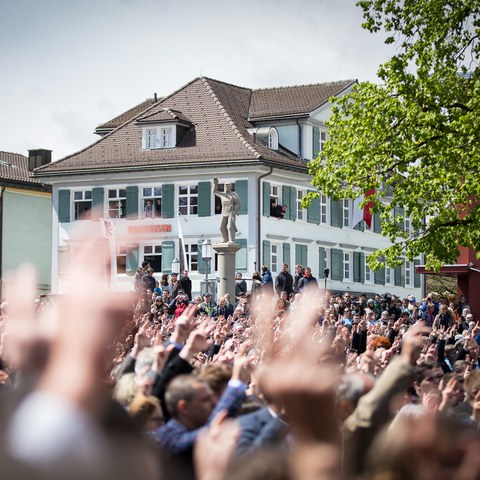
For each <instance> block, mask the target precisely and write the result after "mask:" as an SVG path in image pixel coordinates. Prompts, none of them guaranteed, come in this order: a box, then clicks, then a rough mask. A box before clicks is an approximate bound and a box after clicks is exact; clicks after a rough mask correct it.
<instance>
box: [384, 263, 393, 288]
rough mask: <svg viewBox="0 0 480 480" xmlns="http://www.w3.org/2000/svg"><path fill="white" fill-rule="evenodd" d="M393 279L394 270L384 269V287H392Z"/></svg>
mask: <svg viewBox="0 0 480 480" xmlns="http://www.w3.org/2000/svg"><path fill="white" fill-rule="evenodd" d="M394 278H395V270H394V269H393V268H390V267H385V285H393V282H394Z"/></svg>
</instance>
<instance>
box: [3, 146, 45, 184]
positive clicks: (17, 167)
mask: <svg viewBox="0 0 480 480" xmlns="http://www.w3.org/2000/svg"><path fill="white" fill-rule="evenodd" d="M31 174H32V172H30V171H29V170H28V157H25V156H24V155H20V154H19V153H10V152H0V182H8V183H11V184H13V183H15V182H20V183H28V184H31V185H32V186H34V185H38V186H41V185H43V182H41V181H39V180H38V179H36V178H33V177H31Z"/></svg>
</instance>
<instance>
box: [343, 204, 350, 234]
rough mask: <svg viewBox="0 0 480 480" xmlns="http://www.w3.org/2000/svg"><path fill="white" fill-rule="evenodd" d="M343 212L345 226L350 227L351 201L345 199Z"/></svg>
mask: <svg viewBox="0 0 480 480" xmlns="http://www.w3.org/2000/svg"><path fill="white" fill-rule="evenodd" d="M342 211H343V226H344V227H350V199H349V198H344V199H343V200H342Z"/></svg>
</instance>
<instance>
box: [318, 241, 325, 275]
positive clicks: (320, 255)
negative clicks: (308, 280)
mask: <svg viewBox="0 0 480 480" xmlns="http://www.w3.org/2000/svg"><path fill="white" fill-rule="evenodd" d="M325 268H327V265H326V264H325V249H324V248H323V247H318V276H319V277H323V271H324V270H325Z"/></svg>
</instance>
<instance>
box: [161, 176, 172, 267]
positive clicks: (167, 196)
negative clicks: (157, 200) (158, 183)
mask: <svg viewBox="0 0 480 480" xmlns="http://www.w3.org/2000/svg"><path fill="white" fill-rule="evenodd" d="M174 216H175V186H174V185H173V184H171V183H169V184H167V185H162V218H173V217H174ZM165 273H167V272H165Z"/></svg>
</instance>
